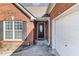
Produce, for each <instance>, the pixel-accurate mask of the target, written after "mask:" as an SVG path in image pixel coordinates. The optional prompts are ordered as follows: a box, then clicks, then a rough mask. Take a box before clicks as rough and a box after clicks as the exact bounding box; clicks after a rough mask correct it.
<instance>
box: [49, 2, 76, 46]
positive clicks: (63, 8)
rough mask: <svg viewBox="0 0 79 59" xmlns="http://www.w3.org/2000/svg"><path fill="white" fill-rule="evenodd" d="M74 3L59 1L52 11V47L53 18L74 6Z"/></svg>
mask: <svg viewBox="0 0 79 59" xmlns="http://www.w3.org/2000/svg"><path fill="white" fill-rule="evenodd" d="M73 5H74V3H57V4H56V5H55V7H54V8H53V10H52V11H51V13H50V47H52V37H53V35H52V20H53V19H54V18H55V17H57V16H58V15H60V14H62V13H63V12H64V11H66V10H67V9H69V8H70V7H72V6H73Z"/></svg>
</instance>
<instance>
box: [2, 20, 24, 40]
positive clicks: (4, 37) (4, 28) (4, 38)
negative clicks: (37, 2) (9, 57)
mask: <svg viewBox="0 0 79 59" xmlns="http://www.w3.org/2000/svg"><path fill="white" fill-rule="evenodd" d="M5 22H6V21H3V40H7V39H6V27H5V25H6V24H5ZM12 22H13V24H12V27H13V29H12V30H13V31H12V32H13V38H12V40H15V25H14V23H15V21H12ZM18 22H19V21H18ZM22 22H23V21H22ZM12 40H10V41H12Z"/></svg>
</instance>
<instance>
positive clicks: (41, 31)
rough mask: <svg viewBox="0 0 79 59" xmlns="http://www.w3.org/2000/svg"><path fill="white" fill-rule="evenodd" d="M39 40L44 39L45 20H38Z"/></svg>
mask: <svg viewBox="0 0 79 59" xmlns="http://www.w3.org/2000/svg"><path fill="white" fill-rule="evenodd" d="M38 40H44V22H38Z"/></svg>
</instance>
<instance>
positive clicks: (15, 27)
mask: <svg viewBox="0 0 79 59" xmlns="http://www.w3.org/2000/svg"><path fill="white" fill-rule="evenodd" d="M22 34H23V21H4V40H5V39H13V40H14V39H22Z"/></svg>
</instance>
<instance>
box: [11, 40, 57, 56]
mask: <svg viewBox="0 0 79 59" xmlns="http://www.w3.org/2000/svg"><path fill="white" fill-rule="evenodd" d="M11 56H55V55H54V54H52V53H51V48H50V47H48V45H47V41H46V40H44V41H38V42H37V44H36V45H33V46H31V47H30V48H28V49H27V47H25V48H24V50H22V51H19V52H15V53H13V54H12V55H11Z"/></svg>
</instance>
